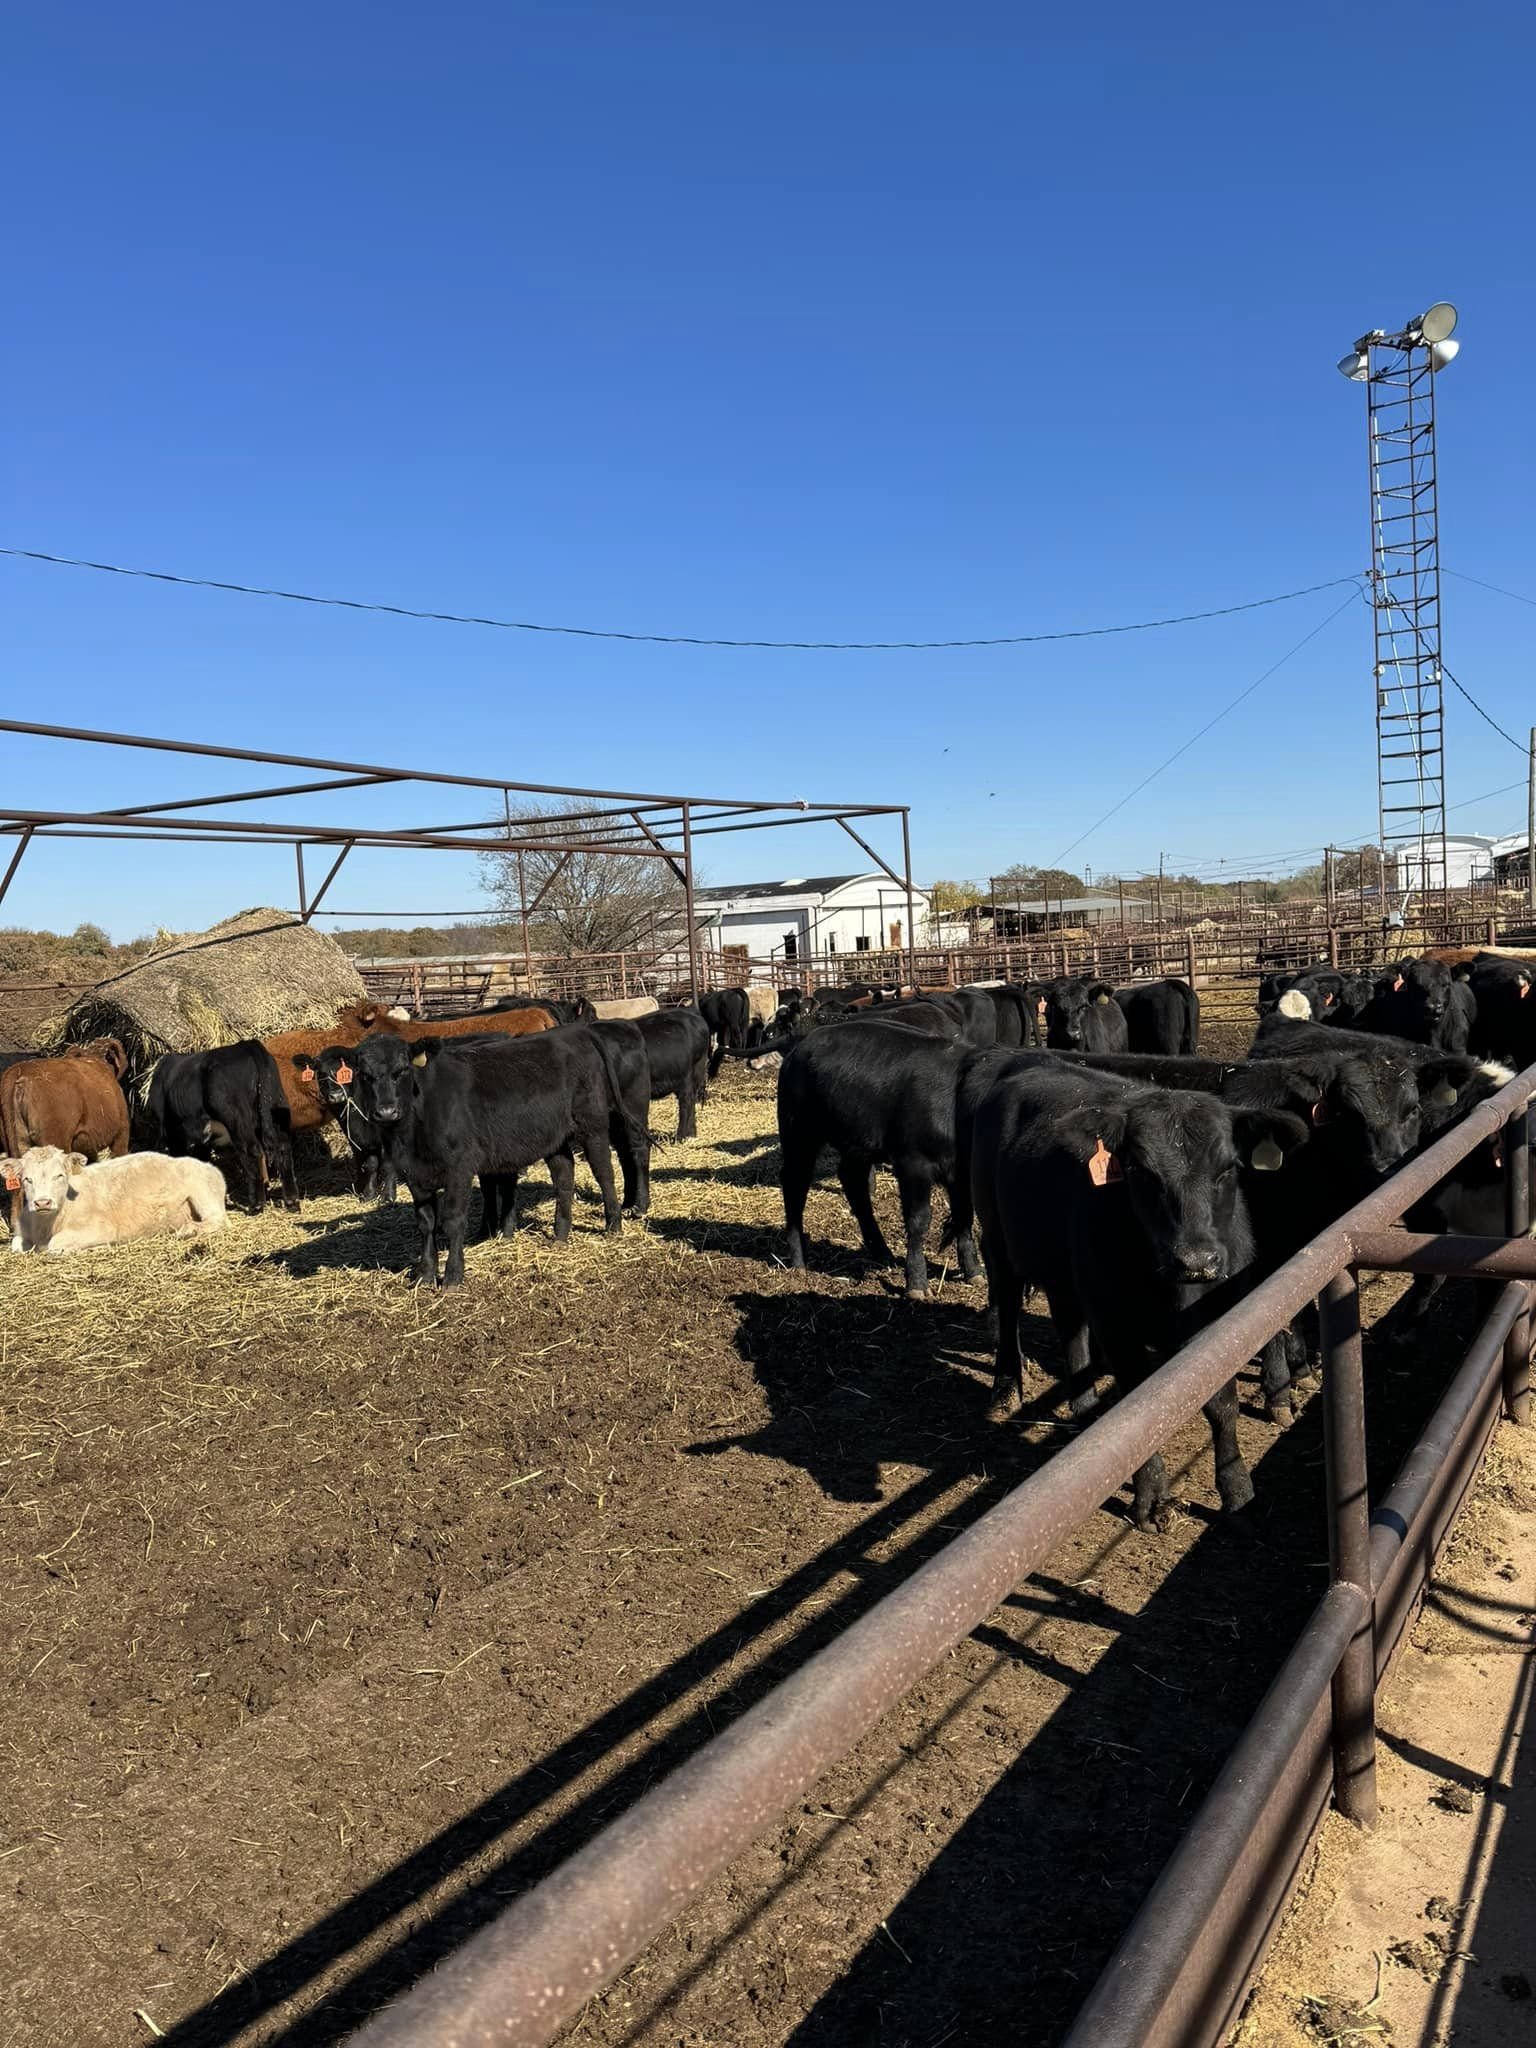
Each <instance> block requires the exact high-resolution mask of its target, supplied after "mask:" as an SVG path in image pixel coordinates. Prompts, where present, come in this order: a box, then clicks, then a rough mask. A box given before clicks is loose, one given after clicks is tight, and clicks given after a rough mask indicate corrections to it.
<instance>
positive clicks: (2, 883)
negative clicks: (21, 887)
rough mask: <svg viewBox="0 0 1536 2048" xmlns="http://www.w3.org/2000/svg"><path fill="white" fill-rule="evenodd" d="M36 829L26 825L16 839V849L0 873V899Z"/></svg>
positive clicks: (9, 883)
mask: <svg viewBox="0 0 1536 2048" xmlns="http://www.w3.org/2000/svg"><path fill="white" fill-rule="evenodd" d="M36 830H37V827H36V826H35V825H28V826H27V827H26V829H25V831H24V832H23V833H22V835H21V837H20V838H19V839H18V840H17V842H16V851H15V852H14V853H13V854H12V855H11V858H10V861H9V863H8V864H7V866H6V870H5V873H4V874H3V875H0V901H3V900H4V897H5V892H6V890H7V889H9V888H10V886H11V883H12V881H13V880H14V878H15V874H16V870H17V869H18V868H19V867H20V866H21V859H22V855H23V854H24V853H25V852H26V850H27V848H28V847H29V846H30V845H31V844H32V834H33V833H34V832H35V831H36Z"/></svg>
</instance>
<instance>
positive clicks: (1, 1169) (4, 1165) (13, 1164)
mask: <svg viewBox="0 0 1536 2048" xmlns="http://www.w3.org/2000/svg"><path fill="white" fill-rule="evenodd" d="M0 1179H3V1180H4V1182H5V1185H6V1189H7V1191H8V1192H9V1193H10V1194H15V1192H16V1190H17V1189H18V1188H19V1187H20V1186H21V1161H20V1160H19V1159H0Z"/></svg>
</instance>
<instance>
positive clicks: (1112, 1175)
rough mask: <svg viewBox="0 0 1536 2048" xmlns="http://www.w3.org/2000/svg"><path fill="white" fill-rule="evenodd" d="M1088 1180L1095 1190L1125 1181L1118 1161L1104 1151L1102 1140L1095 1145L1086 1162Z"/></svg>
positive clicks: (1111, 1153)
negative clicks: (1114, 1182)
mask: <svg viewBox="0 0 1536 2048" xmlns="http://www.w3.org/2000/svg"><path fill="white" fill-rule="evenodd" d="M1088 1178H1089V1179H1090V1180H1091V1181H1092V1182H1093V1184H1094V1186H1095V1187H1096V1188H1104V1187H1108V1186H1109V1184H1110V1183H1111V1182H1112V1181H1117V1180H1124V1179H1125V1175H1124V1174H1123V1173H1122V1172H1121V1170H1120V1162H1119V1160H1118V1159H1117V1158H1116V1157H1115V1155H1114V1153H1113V1152H1109V1151H1106V1150H1105V1146H1104V1140H1103V1139H1102V1138H1100V1139H1099V1140H1098V1141H1097V1142H1096V1143H1095V1145H1094V1148H1093V1154H1092V1156H1091V1158H1090V1159H1089V1161H1088Z"/></svg>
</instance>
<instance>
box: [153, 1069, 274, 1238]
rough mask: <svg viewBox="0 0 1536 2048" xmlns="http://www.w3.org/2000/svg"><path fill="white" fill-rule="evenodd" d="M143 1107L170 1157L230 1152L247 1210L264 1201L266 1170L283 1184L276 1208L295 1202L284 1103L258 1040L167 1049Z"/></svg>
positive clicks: (203, 1156)
mask: <svg viewBox="0 0 1536 2048" xmlns="http://www.w3.org/2000/svg"><path fill="white" fill-rule="evenodd" d="M145 1114H146V1116H147V1117H148V1119H149V1122H150V1124H151V1125H152V1127H153V1129H154V1131H155V1133H156V1134H157V1135H158V1137H159V1140H160V1144H161V1146H162V1147H163V1149H164V1150H165V1151H167V1152H169V1153H170V1154H171V1156H172V1157H173V1158H177V1159H185V1158H193V1159H207V1160H212V1158H213V1155H214V1153H215V1151H222V1150H227V1151H229V1152H230V1153H232V1154H233V1159H232V1164H233V1166H234V1169H235V1173H234V1177H235V1178H236V1179H238V1180H239V1181H241V1182H243V1184H244V1193H245V1205H246V1207H247V1208H248V1209H250V1210H251V1211H252V1212H253V1213H256V1214H259V1213H260V1211H261V1210H262V1209H263V1208H264V1207H265V1206H266V1199H267V1179H268V1176H269V1175H272V1176H275V1177H276V1178H277V1179H278V1180H279V1181H281V1183H282V1189H283V1207H284V1208H285V1209H297V1208H298V1206H299V1185H298V1182H297V1180H296V1179H295V1178H294V1171H293V1141H292V1136H291V1133H290V1128H289V1119H288V1105H287V1102H286V1101H285V1100H284V1097H283V1084H282V1082H281V1080H280V1079H279V1078H278V1072H277V1062H276V1061H275V1060H274V1059H273V1057H272V1055H271V1053H269V1052H268V1051H267V1049H266V1047H265V1046H264V1045H263V1044H262V1043H261V1042H260V1040H259V1039H255V1038H246V1039H242V1040H241V1041H240V1043H239V1044H238V1045H221V1046H218V1047H216V1048H215V1049H214V1050H212V1051H210V1052H168V1053H167V1054H166V1055H165V1057H164V1058H163V1059H161V1060H160V1061H159V1062H158V1063H157V1064H156V1067H155V1071H154V1074H153V1076H152V1077H151V1080H150V1084H149V1099H148V1101H147V1103H146V1105H145Z"/></svg>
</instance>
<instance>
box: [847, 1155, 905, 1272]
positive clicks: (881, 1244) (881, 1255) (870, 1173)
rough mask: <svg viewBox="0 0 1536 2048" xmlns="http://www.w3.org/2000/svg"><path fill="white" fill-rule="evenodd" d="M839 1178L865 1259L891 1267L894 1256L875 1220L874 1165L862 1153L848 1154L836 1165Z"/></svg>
mask: <svg viewBox="0 0 1536 2048" xmlns="http://www.w3.org/2000/svg"><path fill="white" fill-rule="evenodd" d="M837 1177H838V1179H839V1180H840V1181H841V1182H842V1184H843V1193H844V1194H845V1195H846V1196H847V1197H848V1206H849V1208H850V1209H851V1210H852V1211H853V1220H854V1222H855V1223H857V1224H858V1226H859V1238H860V1241H861V1242H862V1244H863V1246H864V1251H865V1254H866V1256H867V1257H869V1258H871V1259H873V1260H874V1261H875V1263H876V1264H877V1265H881V1266H889V1265H890V1264H891V1263H892V1260H893V1259H894V1257H895V1254H894V1253H893V1252H892V1250H891V1248H890V1246H889V1245H888V1244H887V1243H886V1241H885V1232H884V1231H883V1230H882V1229H881V1228H880V1225H879V1223H878V1222H877V1221H876V1220H875V1203H874V1185H875V1162H874V1161H873V1160H872V1159H870V1158H868V1157H867V1156H866V1155H865V1154H864V1153H862V1152H845V1153H844V1154H843V1155H842V1157H841V1158H840V1159H839V1160H838V1162H837ZM925 1284H926V1283H925Z"/></svg>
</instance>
